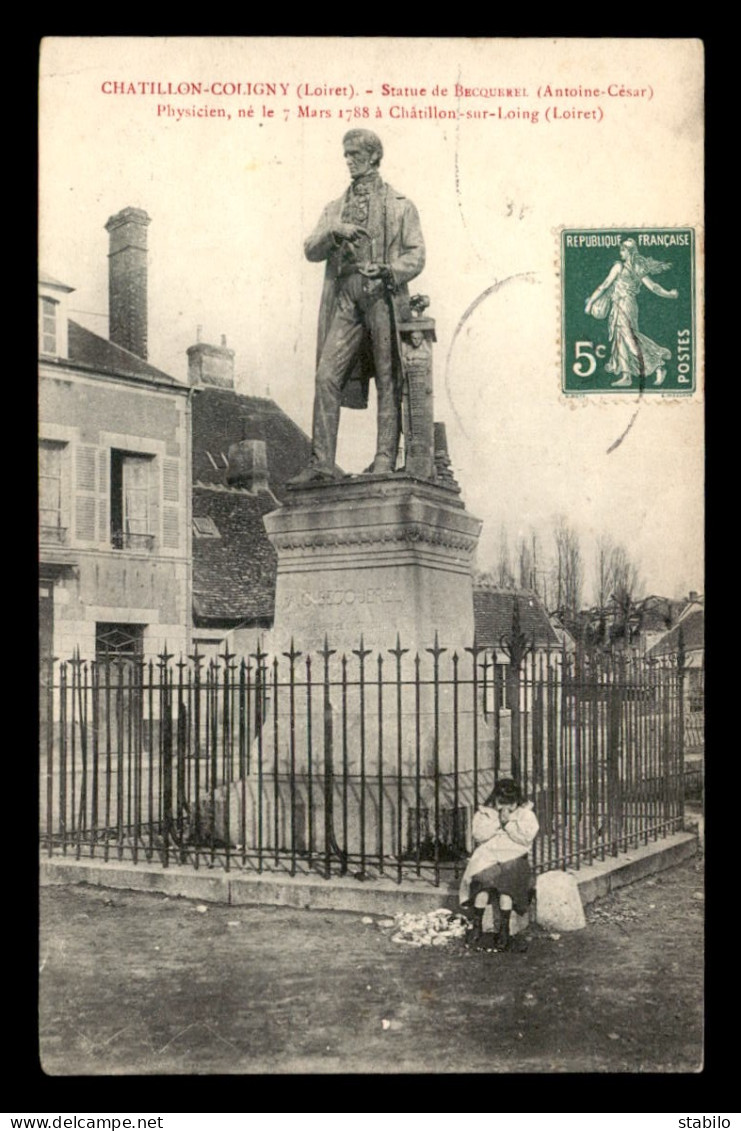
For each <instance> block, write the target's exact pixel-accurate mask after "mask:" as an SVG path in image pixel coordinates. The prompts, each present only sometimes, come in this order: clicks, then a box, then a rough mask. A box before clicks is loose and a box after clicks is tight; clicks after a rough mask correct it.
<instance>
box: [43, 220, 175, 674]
mask: <svg viewBox="0 0 741 1131" xmlns="http://www.w3.org/2000/svg"><path fill="white" fill-rule="evenodd" d="M148 224H149V217H148V216H147V214H146V212H143V211H142V210H141V209H138V208H125V209H124V210H123V211H122V212H119V213H118V214H117V215H115V216H112V217H111V218H110V219H109V220H108V223H107V224H106V229H107V231H108V233H109V237H110V245H109V336H108V337H107V338H104V337H101V336H100V335H98V334H95V333H92V332H91V331H90V330H88V329H86V328H85V327H83V326H81V325H79V324H78V323H77V322H76V321H74V320H73V319H72V318H71V317H70V311H69V305H70V302H69V296H70V294H71V293H72V291H73V288H72V287H70V286H67V285H66V284H65V283H62V282H59V281H58V280H56V279H54V278H52V277H50V276H48V275H44V274H42V275H41V277H40V279H39V559H40V564H39V626H40V653H41V661H42V673H43V672H44V671H46V661H48V660H49V659H50V658H51V657H52V656H56V657H59V658H62V659H68V658H69V657H70V656H71V655H72V653H73V650H74V649H76V648H79V649H80V654H81V655H82V657H83V658H85V659H95V658H98V659H100V658H105V657H109V658H116V659H119V660H121V661H136V660H141V659H150V658H154V657H155V656H156V655H157V653H158V652H160V651H161V650H162V649H163V648H164V647H165V646H167V649H168V650H169V651H170V652H174V653H180V652H183V653H185V652H187V651H188V648H189V645H190V584H189V563H190V546H189V544H188V537H187V532H188V529H189V526H190V451H189V425H188V392H189V390H188V387H187V385H185V384H182V383H181V382H179V381H177V380H176V379H175V378H174V377H172V376H170V375H169V374H167V373H164V372H162V370H160V369H157V368H155V367H154V366H153V365H151V364H150V363H149V362H148V361H147V226H148Z"/></svg>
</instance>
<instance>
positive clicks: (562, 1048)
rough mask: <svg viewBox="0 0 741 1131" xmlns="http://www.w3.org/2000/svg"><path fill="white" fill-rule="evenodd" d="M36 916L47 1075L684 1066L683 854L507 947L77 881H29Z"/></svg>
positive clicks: (691, 951)
mask: <svg viewBox="0 0 741 1131" xmlns="http://www.w3.org/2000/svg"><path fill="white" fill-rule="evenodd" d="M40 914H41V919H40V927H41V930H40V950H39V957H40V981H39V1007H40V1010H39V1031H40V1056H41V1063H42V1065H43V1068H44V1070H45V1072H46V1073H48V1074H49V1075H51V1076H66V1075H93V1076H95V1075H118V1074H132V1075H137V1076H144V1075H147V1076H149V1075H158V1074H196V1075H197V1074H213V1073H225V1074H232V1073H335V1072H347V1073H357V1072H379V1073H399V1072H424V1073H448V1072H495V1073H505V1072H506V1073H511V1072H545V1073H565V1072H639V1073H649V1072H652V1073H654V1072H659V1073H668V1072H680V1073H696V1072H698V1071H699V1070H700V1069H701V1067H702V1060H703V1051H702V1029H703V1026H702V1018H703V919H704V897H703V872H702V860H701V858H700V857H696V858H694V859H693V860H690V861H687V862H685V863H684V864H681V865H679V866H678V867H676V868H673V869H671V870H668V871H666V872H663V873H660V874H658V875H656V876H654V877H652V878H650V879H646V880H642V881H640V882H638V883H635V884H633V885H631V886H629V887H626V888H623V889H622V890H620V891H619V892H617V893H615V894H614V895H611V896H608V897H606V898H605V899H602V900H599V901H597V902H596V903H594V904H592V905H591V906H590V907H589V908H588V909H587V927H586V928H585V929H584V930H582V931H577V932H572V933H569V934H561V935H560V936H559V935H556V934H548V933H546V932H542V931H539V930H538V929H537V928H531V929H530V931H529V932H528V934H529V948H528V950H527V953H525V954H508V953H498V952H487V951H482V952H471V951H468V950H467V949H466V948H465V946H464V945H463V944H462V942H461V941H460V940H453V941H451V942H450V944H449V945H447V946H439V947H424V948H419V949H413V948H410V947H407V946H404V945H402V944H399V943H394V942H393V941H392V935H393V934H394V931H393V930H392V929H391V928H390V927H389V926H381V925H380V924H381V922H385V920H384V918H383V917H381V916H374V917H367V916H366V917H364V916H361V915H358V914H347V913H341V912H334V913H331V912H318V911H293V910H287V909H281V908H269V907H250V908H246V907H240V908H235V907H228V906H223V905H219V904H208V905H207V904H198V903H195V902H192V901H189V900H185V899H176V898H169V897H164V896H162V895H155V894H151V895H150V894H143V893H138V892H123V891H113V890H104V889H101V888H93V887H88V886H86V885H77V886H74V887H63V888H57V887H49V888H44V889H42V891H41V912H40ZM364 920H368V921H364Z"/></svg>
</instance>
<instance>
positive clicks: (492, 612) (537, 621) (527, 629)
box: [473, 588, 559, 648]
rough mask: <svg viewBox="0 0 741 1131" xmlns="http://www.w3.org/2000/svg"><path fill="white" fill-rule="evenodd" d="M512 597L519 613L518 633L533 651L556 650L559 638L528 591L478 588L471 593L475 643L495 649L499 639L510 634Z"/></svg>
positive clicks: (537, 601) (530, 591)
mask: <svg viewBox="0 0 741 1131" xmlns="http://www.w3.org/2000/svg"><path fill="white" fill-rule="evenodd" d="M515 597H516V598H517V603H518V607H519V612H520V630H521V631H522V632H523V633H524V634H525V637H526V639H527V642H528V643H531V642H532V641H534V642H535V646H536V648H558V647H559V639H558V637H557V635H556V633H555V632H554V630H553V626H552V625H551V622H550V621H549V619H548V614H547V613H546V611H545V609H544V608H543V604H542V602H541V600H540V598H539V597H538V595H537V594H536V593H533V592H532V590H530V589H495V588H491V589H489V588H481V589H474V592H473V615H474V623H475V625H476V640H477V643H479V644H483V645H485V646H486V647H488V648H499V647H500V641H501V639H502V637H503V636H508V635H509V634H510V632H511V631H512V611H513V608H514V602H515Z"/></svg>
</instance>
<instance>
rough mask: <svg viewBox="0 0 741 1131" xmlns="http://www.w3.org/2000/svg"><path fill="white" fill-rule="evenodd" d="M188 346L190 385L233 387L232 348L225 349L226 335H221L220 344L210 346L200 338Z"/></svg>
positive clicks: (219, 387)
mask: <svg viewBox="0 0 741 1131" xmlns="http://www.w3.org/2000/svg"><path fill="white" fill-rule="evenodd" d="M200 337H201V335H200V327H199V334H198V341H197V342H196V344H195V345H194V346H189V347H188V349H187V351H186V352H187V354H188V381H189V383H190V384H191V385H213V386H215V387H216V388H217V389H233V388H234V350H230V349H227V346H226V335H224V334H222V335H221V345H220V346H211V345H209V344H208V343H207V342H202V341H201V340H200Z"/></svg>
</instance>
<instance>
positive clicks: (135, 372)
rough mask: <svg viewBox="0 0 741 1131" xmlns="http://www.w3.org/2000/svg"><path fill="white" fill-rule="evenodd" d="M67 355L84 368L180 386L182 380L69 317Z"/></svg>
mask: <svg viewBox="0 0 741 1131" xmlns="http://www.w3.org/2000/svg"><path fill="white" fill-rule="evenodd" d="M67 345H68V356H69V360H70V361H71V362H77V363H78V364H80V365H84V366H86V367H87V368H90V369H94V370H96V371H98V372H105V373H115V374H117V375H119V376H123V377H139V378H142V377H143V378H147V379H148V380H150V381H158V382H163V383H165V384H167V385H175V386H182V382H181V381H176V380H175V378H174V377H171V376H170V374H169V373H164V372H163V371H162V370H161V369H156V368H155V367H154V365H150V364H149V363H148V362H146V361H144V360H143V359H142V358H141V357H137V356H136V354H135V353H131V352H130V351H129V350H126V349H123V348H122V347H121V346H117V345H114V343H113V342H109V341H108V339H107V338H101V337H99V336H98V334H93V332H92V331H91V330H86V329H85V327H84V326H80V325H79V324H78V323H77V322H73V321H72V320H71V319H70V321H69V323H68V343H67Z"/></svg>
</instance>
